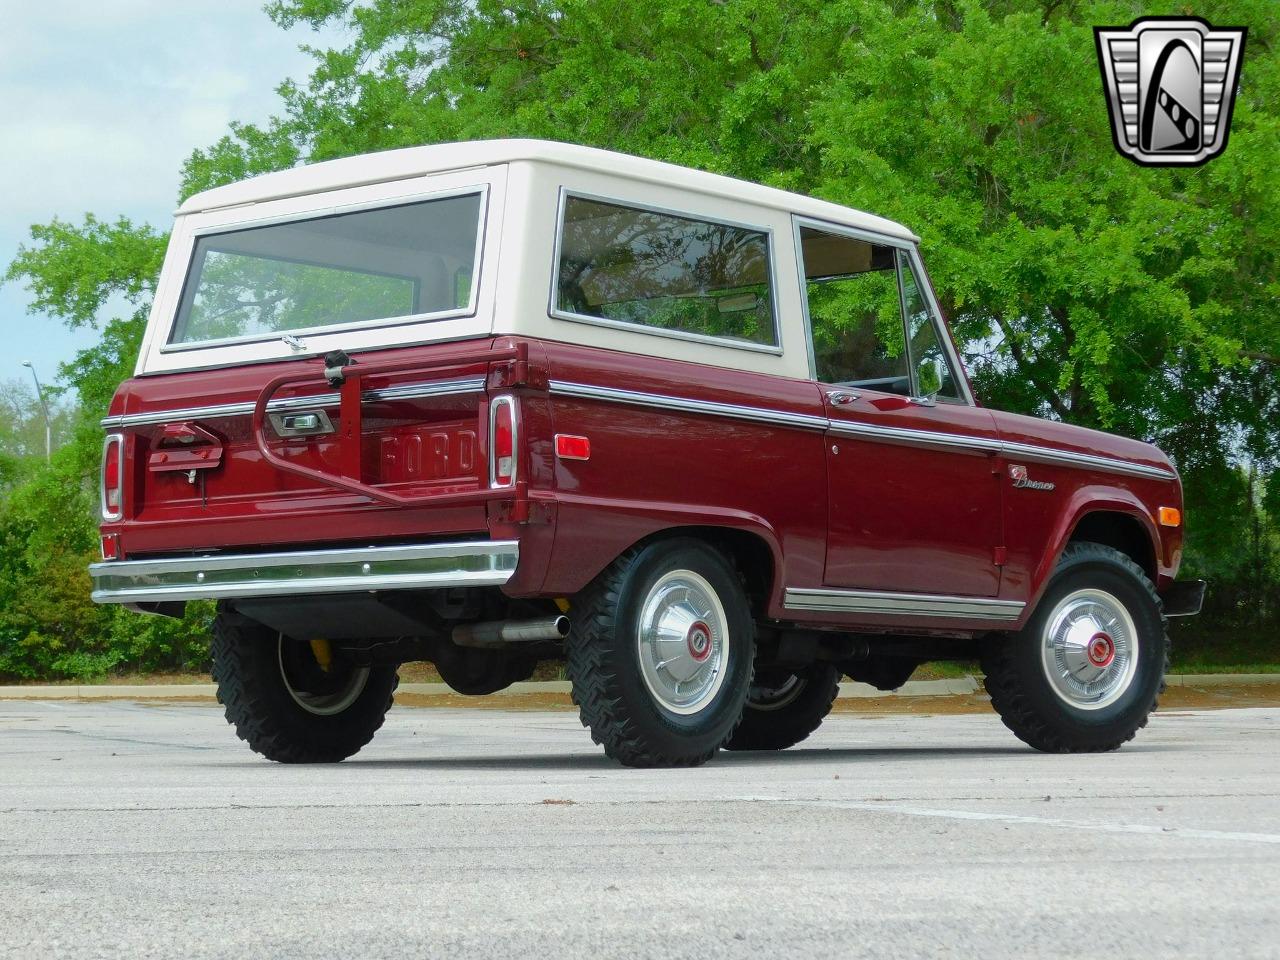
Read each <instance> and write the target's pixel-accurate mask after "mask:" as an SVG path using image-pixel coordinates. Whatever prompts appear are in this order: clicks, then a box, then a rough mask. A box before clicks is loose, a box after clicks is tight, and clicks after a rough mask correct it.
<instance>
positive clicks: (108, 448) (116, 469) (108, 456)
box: [101, 433, 124, 520]
mask: <svg viewBox="0 0 1280 960" xmlns="http://www.w3.org/2000/svg"><path fill="white" fill-rule="evenodd" d="M123 491H124V436H123V435H122V434H119V433H113V434H110V435H109V436H108V437H107V439H106V442H105V443H104V444H103V447H102V490H101V494H102V519H103V520H119V519H120V513H121V509H120V508H121V498H122V497H123Z"/></svg>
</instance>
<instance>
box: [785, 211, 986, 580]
mask: <svg viewBox="0 0 1280 960" xmlns="http://www.w3.org/2000/svg"><path fill="white" fill-rule="evenodd" d="M799 233H800V240H801V246H802V253H803V257H804V263H805V284H806V293H807V307H808V320H809V324H810V336H811V341H812V347H813V361H814V369H815V376H816V378H817V380H818V381H819V383H820V384H822V387H823V392H824V393H825V394H826V405H827V416H828V418H829V419H830V421H831V429H830V431H829V432H828V434H827V443H826V450H827V484H828V496H827V502H828V527H827V553H826V568H825V576H824V585H825V586H827V587H831V588H847V589H850V590H856V591H883V592H894V593H914V594H929V595H940V596H977V597H990V596H995V595H996V594H997V593H998V592H999V589H1000V568H999V567H998V566H997V565H996V561H997V559H998V557H997V556H996V548H997V547H999V546H1000V544H1001V522H1002V519H1001V511H1000V495H1001V492H1000V489H1001V488H1000V483H999V476H998V475H997V474H996V473H995V472H994V468H995V466H996V463H995V461H996V450H997V438H996V431H995V425H994V422H993V418H992V416H991V414H990V413H989V412H987V411H986V410H983V409H982V408H980V407H977V406H974V405H973V403H972V401H971V400H970V399H969V396H968V392H967V386H966V385H965V384H964V382H963V381H962V380H961V378H960V377H959V376H958V373H957V371H956V370H955V367H954V364H955V361H954V359H953V357H952V356H951V354H950V352H949V350H948V349H947V344H948V341H947V340H946V339H945V336H946V335H945V332H944V331H943V330H942V328H941V326H940V325H939V321H938V317H937V316H936V313H935V311H934V310H933V309H932V308H931V306H930V304H929V300H928V298H927V296H926V294H925V291H924V289H923V287H922V280H921V278H920V273H919V266H918V264H917V263H915V262H914V261H913V257H912V255H911V252H910V251H909V250H907V249H903V248H900V247H896V246H893V245H891V244H889V243H879V242H876V241H875V240H874V239H872V238H869V237H863V236H861V235H857V234H854V233H848V234H846V233H844V232H837V231H836V230H835V229H834V228H826V227H822V228H819V227H817V226H808V225H804V226H801V228H800V231H799Z"/></svg>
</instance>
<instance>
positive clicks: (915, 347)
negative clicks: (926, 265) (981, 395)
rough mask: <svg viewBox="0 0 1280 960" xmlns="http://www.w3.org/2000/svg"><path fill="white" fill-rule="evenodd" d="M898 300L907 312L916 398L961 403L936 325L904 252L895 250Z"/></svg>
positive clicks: (949, 361)
mask: <svg viewBox="0 0 1280 960" xmlns="http://www.w3.org/2000/svg"><path fill="white" fill-rule="evenodd" d="M898 263H899V265H900V267H901V270H902V300H903V304H904V305H905V306H906V310H907V342H908V352H909V354H910V356H911V363H912V369H913V371H914V373H915V378H916V395H917V396H921V397H937V398H938V399H939V400H954V401H957V402H963V400H964V397H963V395H962V394H961V393H960V386H959V384H958V383H957V381H956V375H955V371H954V370H953V369H952V367H951V358H950V357H949V356H948V355H947V351H946V350H945V349H944V348H943V345H942V338H941V335H940V334H939V332H938V324H937V322H936V319H935V317H934V315H933V311H932V310H930V309H929V302H928V300H926V299H925V296H924V291H923V290H922V289H921V286H920V280H919V278H918V277H917V276H916V272H915V268H914V267H912V265H911V258H910V257H909V256H908V255H907V253H906V251H903V250H899V251H898Z"/></svg>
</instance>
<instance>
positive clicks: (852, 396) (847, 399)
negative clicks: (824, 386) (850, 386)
mask: <svg viewBox="0 0 1280 960" xmlns="http://www.w3.org/2000/svg"><path fill="white" fill-rule="evenodd" d="M827 399H828V400H830V401H831V402H832V403H840V404H844V403H853V401H855V400H857V399H858V395H857V394H856V393H850V392H849V391H847V390H829V391H827Z"/></svg>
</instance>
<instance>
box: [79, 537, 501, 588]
mask: <svg viewBox="0 0 1280 960" xmlns="http://www.w3.org/2000/svg"><path fill="white" fill-rule="evenodd" d="M519 558H520V545H519V543H518V542H517V541H515V540H479V541H474V542H464V543H431V544H413V545H407V546H395V547H358V548H354V549H342V550H295V551H289V552H286V553H248V554H213V555H211V556H206V557H168V558H164V559H159V560H107V561H103V562H102V563H95V564H91V565H90V567H89V575H90V576H91V577H92V578H93V600H94V602H95V603H154V602H160V601H165V600H217V599H226V598H234V597H271V596H289V595H294V594H301V595H306V594H315V593H354V592H358V591H365V590H405V589H410V588H414V587H419V588H420V587H432V588H441V587H475V586H500V585H502V584H504V583H506V582H507V581H508V580H509V579H511V575H512V574H513V573H514V572H515V569H516V563H517V561H518V560H519Z"/></svg>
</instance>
